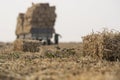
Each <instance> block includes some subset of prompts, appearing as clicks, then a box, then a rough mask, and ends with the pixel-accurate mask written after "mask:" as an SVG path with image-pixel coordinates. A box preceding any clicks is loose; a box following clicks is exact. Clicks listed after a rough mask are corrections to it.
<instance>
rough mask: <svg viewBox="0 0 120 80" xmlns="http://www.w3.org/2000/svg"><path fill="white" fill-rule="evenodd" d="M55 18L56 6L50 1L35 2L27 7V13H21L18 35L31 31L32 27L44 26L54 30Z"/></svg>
mask: <svg viewBox="0 0 120 80" xmlns="http://www.w3.org/2000/svg"><path fill="white" fill-rule="evenodd" d="M55 20H56V13H55V6H50V5H49V4H48V3H39V4H34V5H32V7H30V8H28V9H27V12H26V13H25V14H23V13H20V14H19V16H18V19H17V28H16V35H19V34H25V33H30V32H31V29H32V28H39V29H41V28H42V27H43V28H51V29H53V30H54V27H53V26H54V23H55Z"/></svg>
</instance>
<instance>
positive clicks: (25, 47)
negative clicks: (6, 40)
mask: <svg viewBox="0 0 120 80" xmlns="http://www.w3.org/2000/svg"><path fill="white" fill-rule="evenodd" d="M40 45H41V43H40V41H37V40H22V39H17V40H15V41H14V50H15V51H24V52H38V51H39V46H40Z"/></svg>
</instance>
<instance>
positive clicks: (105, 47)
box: [83, 30, 120, 61]
mask: <svg viewBox="0 0 120 80" xmlns="http://www.w3.org/2000/svg"><path fill="white" fill-rule="evenodd" d="M83 53H84V55H85V56H86V55H89V56H92V57H93V58H96V59H106V60H111V61H114V60H117V59H119V60H120V32H116V31H115V32H114V31H108V30H104V31H103V32H98V33H91V34H90V35H87V36H84V37H83Z"/></svg>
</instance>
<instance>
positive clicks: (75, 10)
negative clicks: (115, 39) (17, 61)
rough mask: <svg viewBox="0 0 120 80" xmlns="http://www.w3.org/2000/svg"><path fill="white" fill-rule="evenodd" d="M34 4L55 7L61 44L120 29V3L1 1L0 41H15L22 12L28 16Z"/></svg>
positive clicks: (113, 0) (119, 0) (115, 0)
mask: <svg viewBox="0 0 120 80" xmlns="http://www.w3.org/2000/svg"><path fill="white" fill-rule="evenodd" d="M32 2H33V3H46V2H47V3H50V5H55V6H56V13H57V20H56V23H55V26H54V27H55V29H56V32H57V33H59V34H61V35H62V38H61V39H60V41H61V42H80V41H81V40H82V39H81V37H82V36H84V35H87V34H89V33H91V32H92V30H93V31H101V30H102V28H103V27H106V28H108V29H115V30H118V31H119V30H120V0H1V2H0V41H4V42H11V41H14V40H15V39H16V36H15V29H16V21H17V16H18V14H19V13H21V12H22V13H25V12H26V10H27V8H28V7H30V6H31V5H32Z"/></svg>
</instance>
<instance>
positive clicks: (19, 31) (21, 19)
mask: <svg viewBox="0 0 120 80" xmlns="http://www.w3.org/2000/svg"><path fill="white" fill-rule="evenodd" d="M23 24H24V13H20V14H19V16H18V18H17V29H16V34H17V35H18V34H22V33H23Z"/></svg>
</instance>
